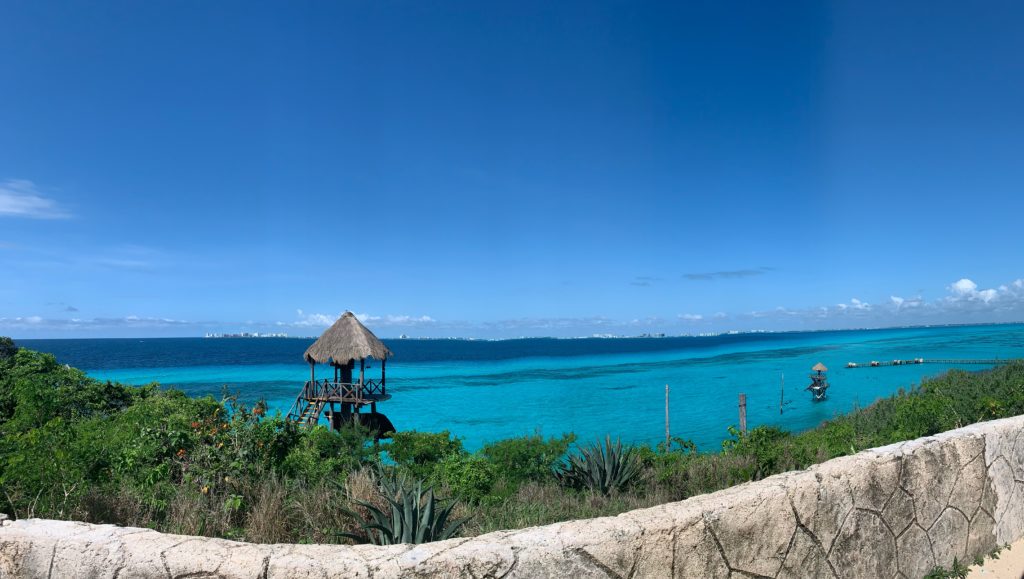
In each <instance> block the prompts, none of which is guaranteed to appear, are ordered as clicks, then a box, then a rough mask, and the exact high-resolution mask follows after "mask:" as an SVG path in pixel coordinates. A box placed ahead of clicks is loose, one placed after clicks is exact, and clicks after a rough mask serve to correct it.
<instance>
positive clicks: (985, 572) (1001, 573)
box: [967, 539, 1024, 579]
mask: <svg viewBox="0 0 1024 579" xmlns="http://www.w3.org/2000/svg"><path fill="white" fill-rule="evenodd" d="M967 578H968V579H1022V578H1024V539H1021V540H1020V541H1017V542H1016V543H1014V544H1013V545H1010V548H1009V549H1003V550H1002V551H1000V552H999V558H998V559H985V564H984V565H981V566H980V567H971V572H970V573H969V574H968V575H967Z"/></svg>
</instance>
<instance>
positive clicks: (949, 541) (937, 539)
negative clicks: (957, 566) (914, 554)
mask: <svg viewBox="0 0 1024 579" xmlns="http://www.w3.org/2000/svg"><path fill="white" fill-rule="evenodd" d="M968 527H969V523H968V521H967V518H966V517H964V514H963V513H961V512H960V511H958V510H956V509H955V508H953V507H948V508H947V509H946V510H944V511H942V514H941V515H939V518H938V520H936V521H935V524H934V525H932V528H930V529H928V536H929V537H934V539H932V552H933V553H935V561H936V563H938V564H939V565H941V566H943V567H947V568H950V567H952V566H953V559H957V560H960V561H964V560H965V557H966V555H967V534H968Z"/></svg>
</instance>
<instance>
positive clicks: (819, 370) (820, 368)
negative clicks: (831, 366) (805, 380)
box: [811, 362, 828, 372]
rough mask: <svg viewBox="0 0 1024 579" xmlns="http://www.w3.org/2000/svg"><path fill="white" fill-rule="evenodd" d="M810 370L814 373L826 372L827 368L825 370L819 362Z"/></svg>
mask: <svg viewBox="0 0 1024 579" xmlns="http://www.w3.org/2000/svg"><path fill="white" fill-rule="evenodd" d="M811 370H814V371H815V372H828V368H826V367H825V365H824V364H822V363H821V362H818V363H817V364H815V365H814V367H813V368H811Z"/></svg>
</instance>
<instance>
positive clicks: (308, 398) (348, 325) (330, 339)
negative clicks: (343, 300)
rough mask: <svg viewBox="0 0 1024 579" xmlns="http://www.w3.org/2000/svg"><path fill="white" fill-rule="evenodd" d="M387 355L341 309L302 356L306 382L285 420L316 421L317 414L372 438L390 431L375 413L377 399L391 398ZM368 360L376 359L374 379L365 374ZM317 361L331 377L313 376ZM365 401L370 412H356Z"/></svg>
mask: <svg viewBox="0 0 1024 579" xmlns="http://www.w3.org/2000/svg"><path fill="white" fill-rule="evenodd" d="M392 355H393V354H392V353H391V350H389V349H388V347H387V346H385V345H384V343H383V342H381V341H380V340H379V339H378V338H377V336H374V335H373V332H371V331H370V330H368V329H367V328H366V326H364V325H363V324H361V323H360V322H359V320H358V319H356V317H355V315H353V314H352V312H345V313H344V314H342V316H341V317H340V318H338V321H336V322H334V325H332V326H331V327H330V328H327V331H325V332H324V333H323V334H322V335H321V336H320V338H319V339H317V341H316V342H313V345H312V346H310V347H309V348H308V349H307V350H306V353H305V354H304V355H303V357H304V358H305V360H306V362H308V363H309V381H308V382H306V384H305V385H304V386H303V387H302V392H300V393H299V395H298V397H297V398H296V399H295V404H293V405H292V409H291V411H289V412H288V419H289V420H294V421H297V422H299V423H301V424H309V425H312V424H316V423H317V422H319V420H320V416H321V414H323V415H325V417H326V418H327V419H328V422H329V423H330V425H331V427H332V428H334V429H335V430H337V429H339V428H341V426H342V425H343V424H346V423H350V422H356V423H358V424H361V425H363V426H365V427H367V428H369V429H370V430H372V431H375V432H377V435H378V436H382V435H386V434H387V433H389V432H394V430H395V428H394V426H393V425H392V424H391V421H390V420H388V418H387V417H386V416H384V415H383V414H381V413H379V412H377V403H378V402H383V401H385V400H388V399H390V398H391V395H390V394H388V391H387V383H386V375H385V366H386V364H387V360H388V358H390V357H391V356H392ZM370 358H372V359H375V360H377V361H378V362H380V379H379V380H378V379H374V378H367V377H366V367H367V364H366V361H367V359H370ZM356 360H358V361H359V376H358V378H357V379H354V377H353V375H352V373H353V370H354V369H355V363H356ZM317 364H329V365H330V366H331V367H332V368H333V369H334V379H333V380H330V379H327V378H324V379H322V380H317V378H316V365H317ZM367 405H368V406H369V407H370V412H369V413H364V412H360V409H361V408H362V407H363V406H367Z"/></svg>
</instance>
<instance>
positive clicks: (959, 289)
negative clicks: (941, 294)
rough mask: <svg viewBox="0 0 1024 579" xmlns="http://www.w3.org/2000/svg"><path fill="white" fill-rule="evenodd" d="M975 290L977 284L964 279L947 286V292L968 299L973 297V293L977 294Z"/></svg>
mask: <svg viewBox="0 0 1024 579" xmlns="http://www.w3.org/2000/svg"><path fill="white" fill-rule="evenodd" d="M977 290H978V284H976V283H974V282H973V281H971V280H969V279H967V278H966V277H965V278H962V279H960V280H959V281H956V282H953V283H952V284H950V286H949V291H951V292H953V294H954V295H958V296H968V297H969V296H971V295H974V294H975V293H977Z"/></svg>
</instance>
